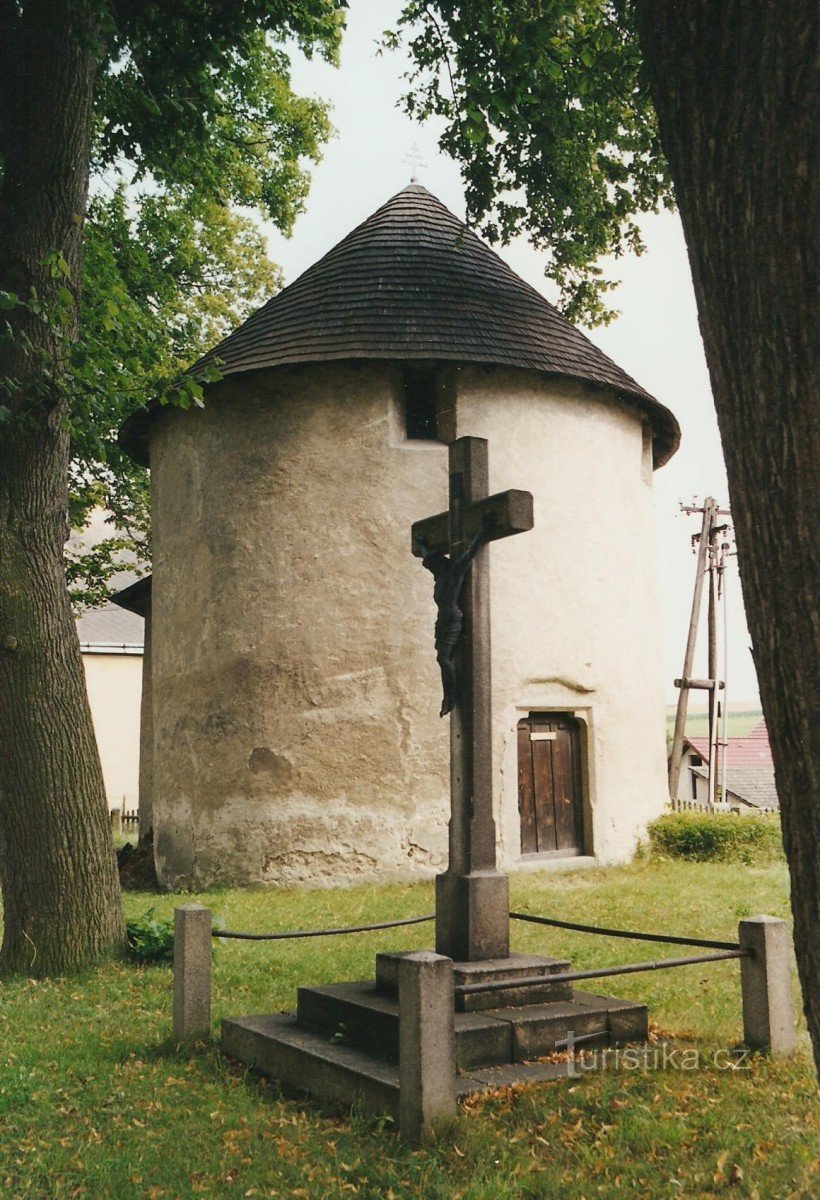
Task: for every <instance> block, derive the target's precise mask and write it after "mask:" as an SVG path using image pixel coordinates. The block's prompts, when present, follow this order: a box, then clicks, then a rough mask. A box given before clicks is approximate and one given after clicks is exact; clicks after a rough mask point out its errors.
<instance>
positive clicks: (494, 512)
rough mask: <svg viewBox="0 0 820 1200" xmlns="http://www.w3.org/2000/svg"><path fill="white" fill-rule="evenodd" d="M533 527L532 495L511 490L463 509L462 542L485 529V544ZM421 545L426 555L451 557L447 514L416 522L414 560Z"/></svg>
mask: <svg viewBox="0 0 820 1200" xmlns="http://www.w3.org/2000/svg"><path fill="white" fill-rule="evenodd" d="M533 524H534V518H533V509H532V493H531V492H521V491H518V490H516V489H514V488H513V489H511V490H510V491H507V492H496V494H495V495H494V496H486V497H485V498H484V499H483V500H474V501H473V503H472V504H468V505H466V506H465V509H464V540H465V541H469V540H470V539H471V538H473V537H475V535H476V534H477V533H478V532H479V530H480V529H485V530H486V533H487V539H488V541H491V542H494V541H497V540H498V539H499V538H505V537H512V536H513V534H516V533H526V532H527V531H528V530H530V529H532V527H533ZM421 542H423V543H424V545H425V548H426V549H427V551H428V552H432V553H435V552H436V551H438V552H439V553H444V554H449V553H450V551H451V549H452V547H451V545H450V532H449V514H448V513H446V512H443V513H437V514H436V515H435V516H434V517H425V518H424V520H422V521H416V522H415V524H414V525H413V528H412V550H413V554H414V555H415V556H416V557H417V558H421V553H422V552H421Z"/></svg>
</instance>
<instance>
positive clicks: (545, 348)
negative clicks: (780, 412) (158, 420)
mask: <svg viewBox="0 0 820 1200" xmlns="http://www.w3.org/2000/svg"><path fill="white" fill-rule="evenodd" d="M351 359H382V360H384V359H395V360H401V361H424V362H459V363H483V364H487V365H495V366H511V367H523V368H528V369H531V370H535V371H541V372H544V373H546V374H549V375H553V376H565V377H569V378H572V379H579V380H583V381H585V382H587V383H590V384H593V385H596V386H598V387H601V388H606V389H614V391H615V392H616V393H617V394H618V395H619V396H620V397H621V398H626V399H627V400H629V401H630V402H632V403H633V404H635V405H636V406H637V408H639V409H640V410H641V411H642V412H644V413H645V414H646V416H647V417H648V419H649V422H650V425H651V427H652V431H653V441H654V458H655V464H656V465H657V466H660V465H662V464H663V463H664V462H666V461H667V459H669V458H670V457H671V456H672V454H674V452H675V450H676V449H677V446H678V443H679V441H680V429H679V426H678V423H677V421H676V419H675V417H674V416H673V415H672V413H671V412H670V411H669V410H668V409H667V408H665V407H664V406H663V405H661V404H659V403H658V401H657V400H655V399H654V398H653V397H652V396H650V395H649V393H648V392H646V391H645V390H644V389H643V388H642V387H641V386H640V385H639V384H638V383H636V382H635V380H634V379H632V378H631V377H630V376H629V375H627V374H626V372H625V371H622V370H621V368H620V367H619V366H617V365H616V364H615V363H614V362H613V361H612V360H611V359H610V358H608V357H607V356H606V355H605V354H603V353H602V351H600V350H599V349H598V348H597V347H596V346H595V345H593V343H592V342H591V341H590V340H589V339H588V338H587V337H585V336H584V334H582V333H581V332H580V331H579V330H578V329H576V328H575V327H574V326H572V325H570V324H569V322H568V321H565V320H564V318H563V317H561V316H560V315H559V313H558V311H557V310H556V309H555V308H554V307H553V306H552V305H551V304H549V303H548V302H547V301H546V300H545V299H544V297H543V296H542V295H541V294H540V293H539V292H537V291H536V290H535V289H534V288H532V287H530V285H529V284H527V283H525V282H524V280H523V279H520V278H519V276H518V275H516V274H515V272H514V271H513V270H512V269H511V268H510V267H508V266H507V264H506V263H505V262H504V261H503V260H502V259H501V258H499V256H498V255H497V254H496V253H495V252H494V251H493V250H491V249H490V247H489V246H488V245H486V243H484V242H483V241H482V240H481V239H480V238H479V237H477V236H476V234H475V233H473V232H472V231H471V230H470V229H468V228H467V226H466V225H465V224H464V223H463V222H462V221H460V220H459V219H458V217H456V216H455V215H454V214H453V213H451V212H450V211H449V210H448V209H447V208H446V207H445V206H444V205H443V204H442V203H441V201H440V200H438V199H437V198H436V197H435V196H433V195H432V194H431V193H430V192H428V191H427V189H426V188H425V187H422V185H421V184H418V183H411V184H410V185H409V186H408V187H406V188H404V189H403V190H402V191H401V192H399V193H398V194H397V195H396V196H393V197H392V199H390V200H388V201H387V203H386V204H383V205H382V207H381V208H379V209H378V210H377V211H376V212H375V213H373V215H372V216H370V217H368V219H367V220H366V221H364V222H363V223H362V224H361V225H359V226H358V227H357V228H356V229H354V230H353V231H352V233H349V234H348V235H347V237H345V238H344V239H343V240H342V241H341V242H339V243H338V245H336V246H335V247H334V248H333V249H332V250H331V251H329V253H328V254H326V255H325V256H324V257H323V258H321V259H320V260H319V261H318V262H317V263H315V264H314V265H313V266H312V267H310V268H309V269H308V270H307V271H305V272H304V274H303V275H301V276H299V278H298V279H297V280H295V282H294V283H292V284H290V286H289V287H286V288H284V289H283V290H282V291H281V292H279V293H278V294H277V295H276V296H274V297H273V298H272V299H271V300H269V301H268V302H267V304H265V305H264V306H263V307H262V308H260V309H259V310H258V311H257V312H255V313H254V314H253V316H251V317H249V318H248V320H247V321H245V322H244V324H242V325H240V326H239V328H238V329H236V330H234V332H233V333H232V334H230V336H229V337H227V338H226V339H225V340H224V341H223V342H221V343H220V344H219V345H218V346H216V347H215V348H214V349H213V350H211V351H210V352H209V353H208V354H206V355H205V356H204V358H202V359H200V360H199V362H197V363H196V364H195V365H194V367H192V368H191V370H192V371H196V370H197V369H199V368H201V367H203V366H205V365H206V364H208V363H210V362H213V361H214V360H219V362H218V365H219V369H220V371H221V373H222V375H223V376H225V375H233V374H238V373H240V372H245V371H258V370H261V369H265V368H270V367H279V366H286V365H293V364H303V363H317V362H331V361H341V360H351ZM153 411H155V410H152V409H151V408H150V406H149V408H148V409H144V410H142V411H141V412H139V413H136V414H134V415H133V416H131V417H129V418H128V420H127V421H126V422H125V423H124V425H123V427H122V429H121V431H120V440H121V443H122V445H123V446H124V448H125V449H126V451H127V452H128V453H129V454H130V455H131V456H132V457H133V458H135V459H136V460H137V461H138V462H142V463H146V462H147V454H148V429H149V425H150V420H151V416H152V412H153Z"/></svg>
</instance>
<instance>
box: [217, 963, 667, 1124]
mask: <svg viewBox="0 0 820 1200" xmlns="http://www.w3.org/2000/svg"><path fill="white" fill-rule="evenodd" d="M299 1002H300V1009H301V1012H302V1016H303V1019H304V1020H305V1021H309V1022H312V1024H313V1026H314V1027H312V1028H306V1027H305V1025H302V1024H300V1023H299V1022H298V1021H297V1018H296V1016H295V1014H275V1015H270V1016H254V1017H236V1018H232V1019H229V1020H225V1021H223V1022H222V1039H221V1045H222V1050H223V1052H224V1053H225V1054H226V1055H228V1056H229V1057H231V1058H236V1059H238V1060H239V1061H240V1062H243V1063H245V1064H247V1066H249V1067H251V1068H252V1069H253V1070H255V1071H259V1072H261V1073H262V1074H265V1075H269V1076H271V1077H272V1078H274V1079H277V1080H279V1081H280V1082H281V1083H282V1084H284V1085H285V1086H286V1087H289V1088H293V1089H295V1090H297V1091H300V1092H307V1093H309V1094H311V1095H313V1096H317V1097H319V1098H320V1099H321V1100H322V1101H323V1102H325V1103H328V1102H331V1103H332V1102H335V1101H341V1102H342V1103H344V1104H347V1105H349V1104H352V1103H359V1104H360V1105H361V1106H362V1108H363V1109H364V1110H365V1111H367V1112H372V1113H377V1114H382V1113H387V1114H388V1115H390V1116H392V1117H394V1118H397V1117H398V1100H399V1071H398V1066H397V1064H396V1062H395V1057H396V1055H395V1044H396V1043H395V1038H396V1029H397V1011H396V1001H395V999H391V998H390V997H388V996H385V995H384V994H383V993H382V994H379V993H378V992H377V990H376V987H375V984H374V983H373V982H372V981H369V982H367V983H359V984H335V985H330V986H328V987H324V988H302V989H300V993H299ZM340 1014H341V1015H342V1016H343V1018H344V1019H343V1020H340ZM454 1020H455V1030H456V1060H457V1068H458V1072H459V1073H458V1075H457V1077H456V1091H457V1094H458V1095H459V1096H465V1095H469V1094H470V1093H472V1092H478V1091H484V1090H486V1089H487V1088H491V1087H503V1086H506V1085H510V1084H513V1083H537V1082H542V1081H546V1080H550V1079H557V1078H561V1077H563V1076H566V1075H567V1074H568V1073H569V1072H570V1067H569V1066H568V1064H567V1063H566V1062H559V1063H554V1062H553V1063H543V1062H533V1061H531V1060H533V1059H537V1058H540V1057H543V1056H546V1055H549V1054H550V1053H552V1052H553V1051H554V1050H555V1049H563V1048H564V1047H565V1045H566V1041H567V1037H568V1035H569V1034H570V1033H571V1034H572V1037H573V1039H577V1043H578V1046H579V1048H582V1047H583V1048H589V1047H592V1046H594V1045H612V1044H618V1043H619V1042H624V1041H636V1040H641V1039H645V1038H646V1035H647V1012H646V1006H645V1005H642V1004H632V1003H630V1002H629V1001H625V1000H617V999H615V998H614V997H612V996H599V995H597V994H595V993H592V992H575V993H574V995H573V998H572V1000H571V1001H553V1002H550V1003H547V1004H542V1005H531V1006H529V1007H527V1008H521V1007H519V1006H515V1007H511V1008H500V1009H494V1010H491V1011H485V1012H478V1013H456V1014H455V1015H454ZM342 1024H344V1026H345V1028H344V1029H342V1028H340V1026H341V1025H342ZM354 1029H355V1030H356V1039H357V1040H358V1041H359V1042H360V1044H356V1042H354V1040H353V1037H352V1031H353V1030H354ZM368 1031H369V1032H370V1033H372V1034H373V1037H372V1038H368ZM337 1034H342V1036H341V1037H338V1036H336V1035H337ZM391 1047H392V1049H391ZM388 1051H389V1052H390V1054H391V1057H392V1059H393V1061H389V1060H388V1058H386V1057H385V1054H387V1053H388ZM528 1060H530V1061H528Z"/></svg>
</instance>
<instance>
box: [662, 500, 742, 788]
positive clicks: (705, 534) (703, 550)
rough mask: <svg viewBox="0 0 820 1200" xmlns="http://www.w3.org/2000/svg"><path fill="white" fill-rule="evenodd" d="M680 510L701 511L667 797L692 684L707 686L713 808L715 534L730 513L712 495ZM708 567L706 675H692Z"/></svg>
mask: <svg viewBox="0 0 820 1200" xmlns="http://www.w3.org/2000/svg"><path fill="white" fill-rule="evenodd" d="M681 511H682V512H685V513H687V514H692V513H696V512H697V513H702V514H703V521H702V524H701V530H700V533H699V534H695V536H694V537H693V538H692V542H693V543H694V542H697V543H698V557H697V567H696V569H695V587H694V591H693V595H692V613H691V616H690V618H689V635H688V637H687V639H686V652H685V654H684V657H683V674H682V677H681V678H680V679H676V680H675V687H677V688H679V689H680V694H679V696H678V708H677V712H676V714H675V732H674V735H673V738H672V754H671V756H670V759H669V798H670V799H671V800H672V802H673V803H674V802H675V800H676V799H677V795H678V785H679V783H680V770H681V759H682V757H683V738H684V733H685V731H686V713H687V709H688V707H689V691H690V689H691V688H697V689H702V690H707V691H708V692H709V807H710V808H712V807H714V803H715V793H716V781H717V763H716V755H717V711H718V704H717V693H718V690H719V689H720V688H721V687H722V686H723V684H722V683H721V682H720V681H719V680H718V678H717V591H718V588H717V571H718V547H717V536H718V534H719V533H721V532H722V531H723V530H725V529H726V528H727V526H726V525H719V524H718V517H722V516H729V512H728V511H727V510H726V509H720V508H718V506H717V501H716V500H715V499H714V498H713V497H711V496H707V498H706V499H705V500H704V502H703V507H699V506H697V505H694V504H692V505H684V504H682V505H681ZM707 570H708V572H709V615H708V635H709V665H708V674H709V678H708V679H693V678H692V666H693V663H694V660H695V647H696V645H697V640H698V623H699V620H700V610H701V600H702V596H703V580H704V576H705V574H706V572H707Z"/></svg>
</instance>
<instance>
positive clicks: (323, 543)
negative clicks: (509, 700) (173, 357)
mask: <svg viewBox="0 0 820 1200" xmlns="http://www.w3.org/2000/svg"><path fill="white" fill-rule="evenodd" d="M398 379H399V375H398V373H397V372H396V371H395V370H394V369H393V368H391V367H390V366H386V365H384V364H365V365H362V366H355V365H352V364H345V365H328V366H316V367H312V368H307V369H299V370H280V371H278V372H266V373H260V374H258V375H254V376H250V377H248V378H246V379H245V380H244V381H243V382H241V383H239V382H236V381H231V380H226V381H225V382H224V383H222V384H220V385H219V387H218V389H213V391H212V394H211V398H210V400H209V403H208V405H207V407H206V408H205V409H204V410H203V411H202V412H196V413H184V414H176V413H166V414H163V415H162V416H161V417H160V418H159V420H158V421H157V422H156V429H155V432H154V433H153V436H152V442H151V465H152V481H153V489H152V490H153V495H154V501H153V504H154V523H153V528H154V578H153V588H154V605H153V619H152V625H153V627H152V653H153V671H154V699H155V702H154V779H153V790H154V828H155V853H156V858H157V865H158V870H159V874H160V878H161V880H162V881H163V883H165V884H166V885H167V886H184V885H187V884H191V885H197V886H199V885H201V884H204V883H214V882H216V883H219V882H228V881H232V882H277V883H279V882H300V881H311V882H313V883H325V882H326V883H332V882H333V883H335V882H338V881H339V880H340V879H341V878H349V879H350V878H353V879H355V878H364V877H374V876H377V875H382V876H387V877H389V876H391V875H394V876H401V875H407V874H408V873H412V871H413V869H414V868H415V869H418V868H422V869H425V870H427V871H430V872H432V871H433V870H434V869H436V868H439V869H440V868H441V866H442V865H443V861H444V860H443V856H444V852H445V847H446V819H447V804H448V796H447V788H448V771H447V729H446V722H444V721H439V719H438V716H437V707H436V699H435V697H436V689H437V686H438V683H437V675H438V671H437V667H436V662H435V657H434V653H433V649H432V631H433V624H434V620H435V612H434V607H433V601H432V592H431V588H430V582H429V575H428V574H427V572H425V571H424V570H422V569H421V567H420V566H419V563H418V562H417V560H415V559H414V558H413V557H412V555H411V552H410V523H411V521H412V520H415V519H417V518H419V517H422V516H425V515H428V514H429V513H432V512H434V511H436V507H437V506H438V505H440V504H441V503H442V496H443V495H444V494H445V491H446V464H447V450H446V447H444V446H442V445H437V444H435V443H413V444H410V445H407V444H406V443H405V442H404V439H403V436H402V433H401V427H400V424H399V421H398V405H397V392H396V386H397V382H398Z"/></svg>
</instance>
